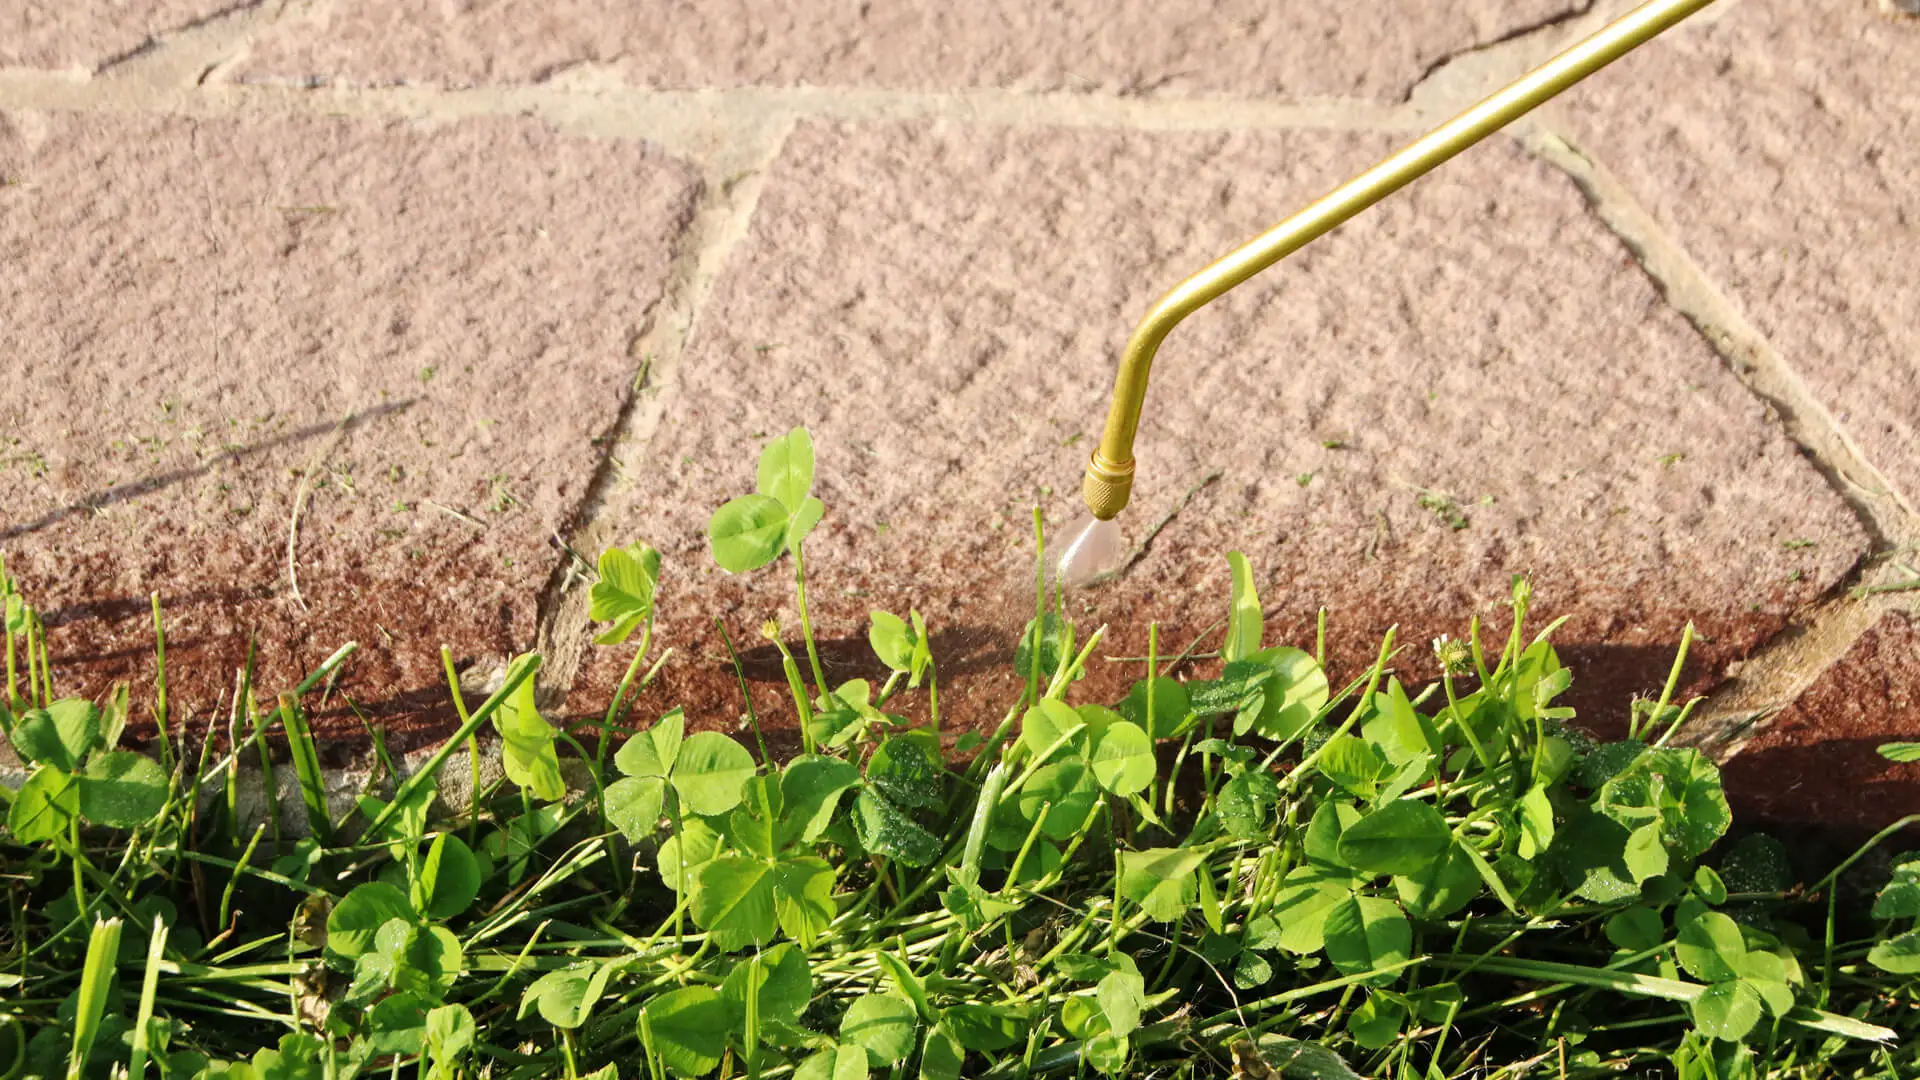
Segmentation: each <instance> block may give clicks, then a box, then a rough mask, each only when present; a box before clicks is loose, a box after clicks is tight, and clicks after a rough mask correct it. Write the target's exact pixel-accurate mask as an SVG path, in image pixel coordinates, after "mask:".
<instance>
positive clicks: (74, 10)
mask: <svg viewBox="0 0 1920 1080" xmlns="http://www.w3.org/2000/svg"><path fill="white" fill-rule="evenodd" d="M251 2H253V0H130V2H129V0H114V2H107V0H7V2H6V3H4V4H0V67H40V68H71V67H81V68H88V69H92V68H96V67H99V66H100V65H101V64H104V63H107V62H109V61H111V60H115V59H118V58H120V57H122V56H125V55H127V54H128V53H131V52H134V51H135V50H137V49H139V48H141V47H142V46H144V45H146V44H147V43H148V42H150V41H152V40H153V39H154V37H156V36H157V35H160V34H163V33H166V32H168V31H172V30H178V29H180V28H182V27H185V26H190V25H192V24H194V23H196V22H199V21H201V20H203V19H206V18H209V17H211V16H214V15H218V14H220V13H222V12H226V11H232V10H234V9H236V8H242V7H246V6H248V4H249V3H251Z"/></svg>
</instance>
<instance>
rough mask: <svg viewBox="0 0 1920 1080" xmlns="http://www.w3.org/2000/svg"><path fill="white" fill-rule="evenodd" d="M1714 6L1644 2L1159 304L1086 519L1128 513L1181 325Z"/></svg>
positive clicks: (1113, 418)
mask: <svg viewBox="0 0 1920 1080" xmlns="http://www.w3.org/2000/svg"><path fill="white" fill-rule="evenodd" d="M1712 2H1713V0H1650V2H1648V3H1646V4H1642V5H1641V6H1640V7H1637V8H1635V9H1634V10H1633V11H1631V12H1629V13H1627V14H1626V15H1624V16H1622V17H1621V18H1620V19H1619V20H1618V21H1616V22H1614V23H1612V24H1611V25H1609V26H1607V27H1606V28H1605V29H1603V30H1601V31H1599V32H1598V33H1596V34H1594V35H1593V36H1592V37H1589V38H1587V39H1586V40H1585V41H1582V42H1580V43H1579V44H1577V45H1575V46H1573V47H1572V48H1570V49H1568V50H1567V51H1566V52H1563V53H1561V54H1560V55H1559V56H1556V57H1554V58H1553V59H1551V60H1549V61H1547V62H1546V63H1545V64H1542V65H1541V66H1540V67H1538V68H1535V69H1534V70H1533V71H1532V72H1529V73H1528V74H1526V75H1524V76H1522V77H1521V78H1520V80H1519V81H1517V82H1515V83H1513V84H1512V85H1511V86H1508V87H1507V88H1506V89H1504V90H1501V91H1500V92H1498V93H1496V94H1494V95H1493V96H1492V97H1489V98H1488V99H1486V100H1485V101H1483V102H1481V103H1480V104H1478V105H1475V106H1474V107H1473V108H1471V109H1468V110H1467V111H1466V112H1463V113H1461V114H1460V115H1459V116H1456V117H1454V118H1453V119H1452V120H1449V121H1447V122H1446V123H1445V124H1442V125H1440V126H1439V127H1437V128H1435V129H1434V130H1433V131H1431V132H1429V133H1428V134H1427V135H1426V136H1424V137H1422V138H1421V139H1420V140H1419V141H1418V142H1415V143H1413V144H1412V145H1410V146H1408V147H1407V148H1406V149H1404V150H1401V151H1400V152H1399V153H1397V154H1395V155H1393V156H1392V157H1390V158H1388V159H1386V160H1385V161H1382V162H1381V163H1380V164H1378V165H1375V166H1374V167H1373V168H1371V169H1368V170H1367V171H1366V172H1364V173H1361V174H1360V175H1359V176H1356V177H1354V178H1353V179H1352V180H1349V181H1347V182H1346V183H1345V184H1342V185H1340V186H1339V187H1338V188H1335V189H1334V190H1333V192H1332V193H1331V194H1329V195H1327V196H1326V197H1325V198H1322V199H1321V200H1320V201H1319V202H1316V203H1314V204H1313V205H1312V206H1309V207H1307V208H1306V209H1305V210H1302V211H1300V212H1299V213H1297V214H1295V215H1293V216H1292V217H1290V218H1288V219H1287V220H1285V221H1283V222H1281V223H1280V224H1278V225H1276V226H1274V227H1273V229H1271V230H1270V231H1268V232H1266V233H1264V234H1262V235H1261V236H1258V237H1256V238H1254V240H1253V241H1252V242H1250V243H1248V244H1247V245H1246V246H1244V247H1242V248H1241V249H1240V250H1238V251H1235V252H1233V253H1232V254H1230V255H1228V256H1227V257H1226V258H1223V259H1221V260H1220V261H1219V262H1216V263H1214V264H1213V265H1212V266H1209V267H1207V268H1206V269H1205V270H1202V271H1200V272H1199V273H1197V274H1195V275H1193V276H1192V277H1190V278H1188V279H1187V280H1185V281H1183V282H1181V283H1180V285H1179V286H1178V287H1177V288H1175V289H1174V290H1173V291H1172V292H1170V293H1168V294H1167V295H1165V296H1163V297H1161V298H1160V302H1159V303H1157V304H1155V305H1154V306H1153V310H1151V311H1149V312H1147V317H1146V318H1144V319H1142V320H1140V325H1139V327H1137V328H1136V329H1135V330H1134V332H1133V337H1132V338H1130V339H1128V341H1127V351H1126V353H1125V354H1124V355H1123V356H1122V357H1121V359H1120V373H1119V375H1118V376H1117V377H1116V378H1115V379H1114V383H1113V406H1112V408H1111V409H1110V410H1109V411H1108V413H1107V428H1106V432H1105V433H1104V434H1103V435H1102V436H1101V437H1100V447H1099V449H1097V450H1095V451H1094V454H1093V460H1092V461H1091V462H1089V463H1088V464H1087V477H1086V480H1085V482H1084V483H1083V484H1082V487H1081V490H1082V494H1083V495H1084V496H1085V498H1086V501H1087V509H1089V510H1091V511H1093V516H1094V517H1096V518H1099V519H1101V520H1103V521H1105V520H1109V519H1111V518H1112V517H1113V516H1114V515H1115V514H1118V513H1119V512H1120V511H1121V510H1122V509H1123V508H1124V507H1125V506H1126V505H1127V498H1128V496H1129V495H1131V494H1132V491H1133V436H1134V432H1135V431H1136V430H1137V429H1138V428H1139V426H1140V406H1141V405H1142V403H1143V402H1144V401H1145V399H1146V394H1147V373H1148V372H1149V371H1150V370H1151V369H1152V367H1153V355H1154V353H1155V352H1156V351H1158V350H1159V348H1160V342H1162V341H1164V340H1165V339H1166V336H1167V333H1168V332H1169V331H1171V330H1172V329H1173V328H1174V327H1175V326H1176V325H1178V324H1179V322H1180V320H1182V319H1184V318H1186V317H1187V316H1188V315H1191V314H1193V313H1194V312H1195V311H1197V310H1199V309H1200V308H1201V307H1203V306H1204V305H1206V304H1208V303H1211V302H1212V301H1214V300H1215V299H1218V298H1219V297H1220V295H1221V294H1222V293H1225V292H1226V291H1227V290H1228V289H1231V288H1233V287H1234V286H1235V285H1238V284H1240V283H1241V282H1243V281H1245V280H1247V279H1248V278H1250V277H1252V276H1253V275H1255V274H1257V273H1259V272H1260V271H1262V270H1265V269H1266V268H1267V267H1269V266H1272V265H1273V264H1274V263H1276V262H1279V261H1280V260H1281V259H1284V258H1286V257H1287V256H1288V255H1291V254H1293V253H1294V252H1295V251H1298V250H1300V249H1301V248H1302V247H1305V246H1306V245H1307V244H1308V243H1309V242H1310V241H1313V240H1315V239H1317V238H1319V237H1320V236H1322V235H1325V234H1326V233H1328V232H1331V231H1332V230H1333V229H1335V228H1336V227H1338V226H1339V225H1341V224H1343V223H1345V222H1346V221H1347V220H1348V219H1349V218H1351V217H1353V216H1354V215H1355V214H1358V213H1359V212H1360V211H1362V210H1365V209H1366V208H1367V207H1369V206H1372V205H1373V204H1374V203H1377V202H1379V201H1380V200H1381V199H1384V198H1386V197H1387V196H1388V195H1391V194H1393V193H1394V192H1396V191H1398V190H1400V189H1401V188H1403V187H1405V186H1406V185H1408V184H1410V183H1412V182H1413V181H1415V180H1417V179H1419V178H1420V177H1422V176H1424V175H1426V174H1427V173H1428V172H1430V171H1431V170H1432V169H1434V168H1435V167H1436V166H1438V165H1440V164H1441V163H1442V162H1444V161H1446V160H1447V159H1449V158H1451V157H1453V156H1454V155H1455V154H1458V153H1459V152H1460V151H1462V150H1465V149H1466V148H1467V147H1469V146H1472V145H1473V144H1475V143H1477V142H1479V141H1480V140H1482V139H1484V138H1486V137H1487V136H1489V135H1491V134H1493V133H1494V132H1496V131H1498V130H1500V129H1501V128H1503V127H1505V126H1507V125H1508V124H1510V123H1512V122H1513V121H1514V120H1516V119H1518V118H1519V117H1521V116H1523V115H1525V114H1526V113H1528V112H1530V111H1532V110H1533V109H1534V108H1535V107H1537V106H1539V105H1540V104H1541V103H1542V102H1545V101H1546V100H1548V99H1549V98H1551V97H1553V96H1554V95H1555V94H1558V93H1559V92H1560V91H1562V90H1565V89H1566V88H1567V87H1569V86H1572V85H1573V84H1574V83H1577V82H1579V81H1580V80H1581V79H1584V78H1586V77H1587V76H1589V75H1591V74H1593V73H1594V72H1596V71H1598V70H1600V69H1601V68H1603V67H1605V66H1607V65H1608V64H1611V63H1613V62H1614V61H1615V60H1618V59H1619V58H1620V57H1622V56H1624V55H1626V54H1627V53H1629V52H1631V51H1633V50H1634V49H1636V48H1638V47H1639V46H1641V45H1643V44H1645V43H1646V42H1648V41H1650V40H1652V39H1653V38H1654V37H1655V36H1656V35H1658V34H1659V33H1660V32H1661V31H1663V30H1666V29H1667V28H1668V27H1671V26H1672V25H1673V24H1675V23H1677V22H1679V21H1680V20H1682V19H1684V18H1686V17H1687V16H1689V15H1691V14H1693V13H1694V12H1696V11H1698V10H1700V9H1701V8H1703V7H1706V6H1707V5H1708V4H1709V3H1712Z"/></svg>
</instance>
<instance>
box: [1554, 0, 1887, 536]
mask: <svg viewBox="0 0 1920 1080" xmlns="http://www.w3.org/2000/svg"><path fill="white" fill-rule="evenodd" d="M1565 109H1566V113H1567V115H1569V116H1570V117H1572V118H1573V123H1574V127H1575V130H1576V131H1577V132H1579V133H1580V137H1581V139H1582V141H1583V142H1584V143H1585V145H1586V148H1587V150H1588V152H1590V153H1591V154H1593V155H1594V156H1595V157H1596V158H1597V159H1598V160H1600V161H1601V162H1602V163H1603V164H1605V165H1606V166H1608V167H1609V168H1611V169H1612V170H1613V171H1614V172H1615V173H1617V174H1618V175H1619V176H1620V177H1621V178H1622V179H1623V180H1624V181H1625V182H1626V184H1627V185H1628V186H1629V187H1630V188H1631V189H1632V191H1633V192H1634V194H1635V196H1636V197H1637V198H1639V199H1640V200H1641V201H1642V202H1643V203H1645V204H1646V205H1647V206H1648V207H1649V208H1650V209H1651V210H1652V211H1653V213H1654V214H1655V215H1656V216H1657V217H1658V218H1659V220H1660V221H1661V222H1662V224H1663V225H1664V226H1665V227H1666V228H1668V229H1669V230H1671V231H1672V233H1673V235H1674V236H1675V237H1676V238H1677V239H1678V240H1679V242H1680V244H1681V245H1682V246H1683V247H1684V248H1686V249H1687V250H1688V251H1689V252H1690V253H1692V255H1693V256H1694V257H1695V258H1696V259H1697V260H1698V261H1699V262H1700V263H1701V265H1702V266H1703V267H1704V269H1705V271H1706V273H1707V274H1708V276H1709V277H1710V278H1711V279H1712V280H1713V281H1714V282H1715V283H1716V284H1718V285H1719V286H1720V287H1721V288H1722V289H1724V290H1725V291H1726V292H1727V293H1728V294H1729V295H1730V296H1731V297H1732V298H1733V299H1734V300H1735V301H1736V302H1737V303H1738V304H1739V305H1740V306H1741V307H1742V308H1743V309H1744V311H1745V313H1746V314H1747V316H1748V317H1749V318H1750V319H1752V320H1753V322H1754V323H1755V325H1756V326H1758V327H1759V329H1760V330H1761V331H1762V332H1764V333H1765V334H1766V335H1767V337H1768V339H1769V340H1770V341H1772V343H1773V344H1774V345H1775V346H1776V347H1778V348H1779V349H1780V351H1781V352H1782V353H1783V354H1784V356H1785V358H1786V361H1787V363H1789V364H1790V365H1792V367H1793V368H1794V370H1795V371H1797V372H1799V373H1800V375H1801V377H1802V378H1803V379H1805V380H1806V383H1807V386H1808V387H1809V389H1810V390H1812V392H1813V393H1814V394H1815V396H1817V397H1818V398H1819V400H1820V401H1821V403H1822V404H1824V405H1825V406H1826V407H1827V409H1828V410H1830V411H1831V412H1832V413H1833V414H1834V416H1835V417H1836V418H1837V419H1838V420H1839V422H1840V425H1841V427H1842V428H1843V429H1844V430H1845V431H1846V432H1847V434H1848V435H1849V436H1850V437H1851V438H1852V439H1853V440H1855V442H1856V443H1857V444H1858V445H1859V447H1860V448H1861V450H1862V451H1863V452H1864V453H1865V456H1866V457H1867V459H1868V460H1869V461H1870V462H1872V463H1873V464H1874V465H1876V466H1878V467H1879V468H1880V470H1881V471H1882V472H1883V473H1885V475H1886V476H1887V478H1888V480H1889V481H1890V482H1891V483H1892V484H1893V485H1894V487H1895V488H1896V489H1897V490H1898V491H1899V492H1901V493H1902V495H1903V496H1904V497H1905V499H1906V502H1907V505H1908V506H1909V507H1913V506H1920V274H1917V273H1915V267H1916V265H1920V255H1917V254H1916V253H1920V215H1917V214H1916V212H1915V201H1914V197H1913V192H1914V190H1915V181H1916V177H1920V20H1915V19H1912V18H1904V17H1898V16H1890V15H1887V14H1883V13H1881V12H1880V11H1878V10H1876V7H1875V5H1874V4H1873V3H1871V2H1870V0H1821V2H1818V3H1813V4H1808V3H1804V2H1799V0H1747V2H1745V3H1741V4H1738V5H1736V6H1733V7H1732V8H1731V9H1730V10H1729V11H1727V12H1726V14H1725V16H1724V17H1723V18H1721V19H1719V20H1718V21H1715V22H1713V23H1711V24H1710V25H1704V26H1701V27H1698V28H1691V29H1683V30H1681V31H1678V32H1676V33H1675V34H1673V35H1672V36H1671V38H1670V40H1668V41H1666V42H1663V43H1658V44H1656V45H1654V46H1652V47H1649V48H1648V49H1646V50H1643V51H1642V52H1641V53H1639V54H1636V55H1634V56H1631V57H1629V58H1628V59H1626V60H1624V61H1622V62H1621V63H1620V64H1619V65H1618V66H1617V67H1616V68H1614V69H1612V70H1609V71H1607V72H1604V73H1602V74H1601V75H1599V76H1597V77H1596V78H1595V79H1594V80H1593V81H1592V82H1591V83H1589V84H1588V85H1587V86H1586V87H1583V88H1581V89H1580V90H1579V91H1577V92H1576V94H1575V95H1574V96H1573V97H1571V98H1570V100H1569V101H1568V102H1567V104H1566V106H1565Z"/></svg>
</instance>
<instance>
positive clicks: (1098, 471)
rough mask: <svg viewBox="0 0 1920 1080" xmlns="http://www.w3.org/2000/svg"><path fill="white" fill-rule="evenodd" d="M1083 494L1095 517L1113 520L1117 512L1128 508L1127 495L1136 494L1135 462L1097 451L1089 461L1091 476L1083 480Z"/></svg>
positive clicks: (1088, 507)
mask: <svg viewBox="0 0 1920 1080" xmlns="http://www.w3.org/2000/svg"><path fill="white" fill-rule="evenodd" d="M1080 494H1081V496H1082V497H1083V498H1084V499H1085V500H1086V503H1087V509H1088V510H1089V511H1090V512H1091V513H1092V514H1093V516H1094V517H1096V518H1099V519H1100V520H1101V521H1111V520H1113V517H1114V515H1116V514H1118V513H1119V512H1120V511H1122V510H1124V509H1126V506H1127V499H1128V498H1129V497H1131V496H1132V495H1133V462H1132V461H1128V462H1127V463H1126V464H1124V465H1117V464H1115V463H1113V462H1111V461H1108V460H1107V459H1106V458H1104V457H1101V456H1100V454H1099V452H1098V451H1095V453H1094V455H1093V459H1092V460H1091V461H1089V462H1087V476H1086V479H1085V480H1083V481H1081V484H1080Z"/></svg>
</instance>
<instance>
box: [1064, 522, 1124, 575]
mask: <svg viewBox="0 0 1920 1080" xmlns="http://www.w3.org/2000/svg"><path fill="white" fill-rule="evenodd" d="M1060 545H1061V546H1060V548H1059V557H1058V558H1057V559H1056V561H1055V562H1054V564H1053V565H1054V574H1055V576H1056V578H1057V580H1058V581H1059V582H1060V583H1061V584H1063V585H1067V586H1069V587H1077V586H1080V585H1085V584H1086V583H1087V582H1088V581H1090V580H1092V579H1093V578H1095V577H1097V576H1098V575H1100V574H1104V573H1106V572H1107V571H1109V570H1117V569H1119V567H1120V560H1121V558H1122V557H1123V556H1125V554H1126V543H1125V541H1124V540H1123V539H1122V538H1121V536H1120V526H1119V524H1118V523H1117V522H1114V521H1101V520H1100V519H1099V518H1096V517H1093V516H1092V515H1086V516H1083V517H1082V518H1081V519H1080V520H1079V521H1076V522H1074V523H1073V526H1072V527H1071V528H1069V529H1068V530H1067V531H1066V533H1065V534H1064V536H1063V538H1062V540H1061V541H1060Z"/></svg>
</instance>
